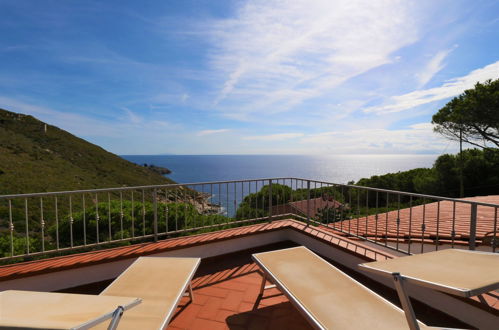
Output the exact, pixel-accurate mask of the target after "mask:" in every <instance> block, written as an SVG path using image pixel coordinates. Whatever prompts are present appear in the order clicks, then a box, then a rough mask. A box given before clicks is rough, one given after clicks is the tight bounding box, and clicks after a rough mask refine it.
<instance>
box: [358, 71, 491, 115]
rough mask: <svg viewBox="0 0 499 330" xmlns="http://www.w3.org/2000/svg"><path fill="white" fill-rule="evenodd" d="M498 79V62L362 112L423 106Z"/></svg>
mask: <svg viewBox="0 0 499 330" xmlns="http://www.w3.org/2000/svg"><path fill="white" fill-rule="evenodd" d="M498 77H499V61H497V62H495V63H492V64H489V65H487V66H485V67H483V68H480V69H476V70H474V71H471V72H470V73H469V74H467V75H466V76H463V77H458V78H454V79H450V80H448V81H447V82H445V83H444V84H443V85H442V86H440V87H435V88H430V89H424V90H418V91H414V92H410V93H407V94H403V95H398V96H393V97H391V98H390V101H389V103H388V104H386V105H380V106H374V107H368V108H366V109H364V112H366V113H378V114H386V113H393V112H400V111H404V110H408V109H412V108H414V107H417V106H420V105H423V104H427V103H431V102H435V101H439V100H444V99H447V98H450V97H453V96H456V95H459V94H461V93H462V92H464V91H465V90H467V89H470V88H473V86H474V85H475V84H476V83H477V82H484V81H486V80H488V79H497V78H498Z"/></svg>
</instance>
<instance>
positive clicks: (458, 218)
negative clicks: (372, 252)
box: [330, 196, 499, 241]
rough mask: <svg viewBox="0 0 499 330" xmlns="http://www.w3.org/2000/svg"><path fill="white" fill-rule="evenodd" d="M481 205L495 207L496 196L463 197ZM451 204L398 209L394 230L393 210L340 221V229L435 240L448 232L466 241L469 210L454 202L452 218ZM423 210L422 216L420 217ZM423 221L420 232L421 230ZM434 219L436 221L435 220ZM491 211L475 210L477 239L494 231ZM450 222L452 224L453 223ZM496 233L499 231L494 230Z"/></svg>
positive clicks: (374, 234) (372, 235)
mask: <svg viewBox="0 0 499 330" xmlns="http://www.w3.org/2000/svg"><path fill="white" fill-rule="evenodd" d="M466 200H473V201H478V202H484V203H492V204H499V196H479V197H472V198H466ZM453 208H454V203H453V202H449V201H441V202H434V203H429V204H426V205H425V206H424V207H423V205H418V206H414V207H412V214H411V210H410V209H409V208H405V209H401V210H400V217H399V218H400V224H399V226H398V227H397V215H398V213H397V211H391V212H388V213H380V214H378V219H377V221H376V217H375V216H374V215H371V216H368V217H365V216H364V217H360V218H358V219H357V218H356V219H352V220H347V221H343V224H342V226H343V228H348V227H349V226H350V230H351V231H352V232H354V233H357V232H358V234H359V235H362V236H367V237H370V238H375V237H377V238H378V239H380V238H396V237H397V236H398V237H401V238H402V237H403V238H406V239H408V238H409V237H411V238H412V239H419V240H420V239H421V237H425V238H431V239H435V238H436V237H437V236H438V238H439V240H447V241H448V240H451V239H452V230H453V229H454V231H455V240H457V241H459V240H461V241H466V240H467V239H469V237H470V216H471V208H470V205H469V204H464V203H456V205H455V208H456V209H455V218H454V217H453V214H454V210H453ZM423 210H424V217H423ZM423 219H424V225H425V228H424V233H423V231H422V225H423ZM437 219H438V221H437ZM494 219H495V210H494V208H493V207H485V206H478V209H477V230H476V237H477V239H478V240H480V239H482V238H483V237H485V236H487V235H490V233H491V232H493V230H494ZM453 220H454V221H453ZM330 226H331V227H336V226H339V224H338V223H335V224H334V225H333V224H330ZM498 232H499V228H498Z"/></svg>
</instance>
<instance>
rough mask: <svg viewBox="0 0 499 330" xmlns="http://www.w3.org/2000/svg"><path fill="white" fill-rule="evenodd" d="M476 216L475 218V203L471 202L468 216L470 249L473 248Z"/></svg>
mask: <svg viewBox="0 0 499 330" xmlns="http://www.w3.org/2000/svg"><path fill="white" fill-rule="evenodd" d="M476 218H477V205H476V204H475V203H473V204H471V217H470V242H469V249H470V250H474V249H475V238H476Z"/></svg>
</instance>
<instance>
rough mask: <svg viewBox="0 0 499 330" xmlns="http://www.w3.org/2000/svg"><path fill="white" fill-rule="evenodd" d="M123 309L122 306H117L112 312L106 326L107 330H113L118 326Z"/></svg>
mask: <svg viewBox="0 0 499 330" xmlns="http://www.w3.org/2000/svg"><path fill="white" fill-rule="evenodd" d="M124 311H125V309H124V308H123V306H118V308H116V310H115V311H114V313H113V318H112V319H111V322H110V323H109V326H108V327H107V330H115V329H116V328H117V327H118V323H120V320H121V316H123V312H124Z"/></svg>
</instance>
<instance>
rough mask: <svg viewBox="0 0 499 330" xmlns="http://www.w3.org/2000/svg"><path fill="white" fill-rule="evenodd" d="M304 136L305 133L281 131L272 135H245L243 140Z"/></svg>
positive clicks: (268, 139)
mask: <svg viewBox="0 0 499 330" xmlns="http://www.w3.org/2000/svg"><path fill="white" fill-rule="evenodd" d="M302 136H304V134H303V133H279V134H270V135H256V136H245V137H243V140H253V141H284V140H289V139H295V138H299V137H302Z"/></svg>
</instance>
